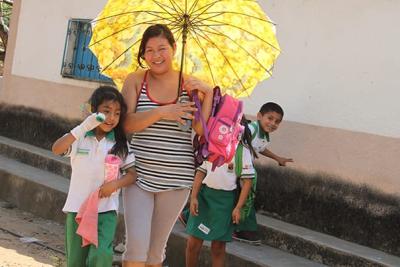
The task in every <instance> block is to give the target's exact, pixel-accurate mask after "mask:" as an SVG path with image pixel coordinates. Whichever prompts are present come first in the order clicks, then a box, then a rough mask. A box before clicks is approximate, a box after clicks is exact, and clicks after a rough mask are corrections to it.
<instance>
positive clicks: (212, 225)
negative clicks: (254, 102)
mask: <svg viewBox="0 0 400 267" xmlns="http://www.w3.org/2000/svg"><path fill="white" fill-rule="evenodd" d="M242 125H244V126H245V132H244V134H243V136H242V141H241V143H240V144H239V146H238V149H237V151H236V155H235V157H234V159H233V160H232V161H231V162H230V163H229V164H224V165H222V166H221V167H218V168H216V169H215V171H211V167H212V163H210V162H207V161H204V162H203V164H202V165H201V166H200V167H198V168H197V171H196V174H195V178H194V183H193V189H192V193H191V197H190V216H189V219H188V222H187V226H186V232H187V233H188V234H189V235H190V236H189V238H188V241H187V247H186V267H195V266H197V263H198V258H199V253H200V250H201V247H202V245H203V241H204V240H208V241H211V256H212V266H213V267H217V266H224V262H225V245H226V242H230V241H232V233H233V231H234V224H238V223H239V221H240V217H241V209H242V207H243V205H244V204H245V202H246V199H247V196H248V194H249V191H250V189H251V184H252V182H251V181H252V179H254V174H255V170H254V167H253V163H252V162H253V155H255V152H254V149H253V148H252V146H251V134H250V130H249V128H248V126H247V121H246V119H245V118H244V117H243V119H242ZM238 183H240V185H241V186H240V187H241V190H240V193H239V194H238V192H237V191H238V190H237V189H238V188H237V187H238ZM238 195H239V196H238Z"/></svg>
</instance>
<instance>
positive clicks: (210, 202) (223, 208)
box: [186, 184, 236, 242]
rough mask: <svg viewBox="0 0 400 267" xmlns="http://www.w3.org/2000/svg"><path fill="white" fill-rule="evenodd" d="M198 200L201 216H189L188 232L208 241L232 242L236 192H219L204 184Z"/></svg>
mask: <svg viewBox="0 0 400 267" xmlns="http://www.w3.org/2000/svg"><path fill="white" fill-rule="evenodd" d="M197 198H198V202H199V215H198V216H193V215H190V216H189V219H188V222H187V226H186V232H187V233H188V234H189V235H192V236H194V237H197V238H199V239H203V240H208V241H213V240H218V241H225V242H229V241H232V233H233V230H234V225H233V223H232V211H233V208H234V207H235V204H236V190H233V191H224V190H217V189H212V188H209V187H207V186H206V185H204V184H203V185H202V187H201V189H200V192H199V195H198V197H197Z"/></svg>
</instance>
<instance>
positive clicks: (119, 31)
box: [89, 20, 158, 47]
mask: <svg viewBox="0 0 400 267" xmlns="http://www.w3.org/2000/svg"><path fill="white" fill-rule="evenodd" d="M157 21H158V20H148V21H143V22H140V23H137V24H135V25H131V26H128V27H125V28H123V29H121V30H118V31H116V32H113V33H112V34H110V35H107V36H106V37H103V38H102V39H100V40H97V41H96V42H94V43H93V44H90V45H89V47H90V46H93V45H96V44H98V43H100V42H102V41H104V40H105V39H108V38H110V37H112V36H114V35H116V34H118V33H121V32H123V31H125V30H128V29H130V28H133V27H136V26H138V25H146V24H153V22H157Z"/></svg>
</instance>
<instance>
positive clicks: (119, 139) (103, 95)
mask: <svg viewBox="0 0 400 267" xmlns="http://www.w3.org/2000/svg"><path fill="white" fill-rule="evenodd" d="M108 100H112V101H116V102H118V103H119V105H120V107H121V111H120V117H119V122H118V124H117V126H116V127H115V128H114V129H113V130H114V135H115V145H114V146H113V147H112V148H111V151H110V153H111V154H114V155H118V156H119V157H121V158H122V159H124V158H125V157H126V156H127V155H128V146H127V139H126V135H125V132H124V130H123V128H122V122H123V121H124V119H125V115H126V112H127V109H128V108H127V106H126V103H125V101H124V98H123V96H122V94H121V93H120V92H119V91H118V90H117V89H116V88H115V87H112V86H107V85H103V86H100V87H98V88H97V89H96V90H94V92H93V94H92V96H91V97H90V99H89V104H90V107H91V111H92V112H97V109H98V107H99V106H100V105H101V104H102V103H103V102H104V101H108Z"/></svg>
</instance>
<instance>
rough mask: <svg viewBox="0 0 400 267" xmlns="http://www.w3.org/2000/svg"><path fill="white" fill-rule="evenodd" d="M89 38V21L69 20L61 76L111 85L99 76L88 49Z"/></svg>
mask: <svg viewBox="0 0 400 267" xmlns="http://www.w3.org/2000/svg"><path fill="white" fill-rule="evenodd" d="M91 36H92V28H91V25H90V20H88V19H70V20H69V22H68V30H67V36H66V39H65V47H64V55H63V63H62V67H61V75H62V76H63V77H69V78H74V79H79V80H88V81H97V82H106V83H112V80H111V79H110V78H108V77H106V76H104V75H102V74H101V72H100V66H99V64H98V62H97V58H96V57H95V55H94V54H93V53H92V51H90V49H89V48H88V45H89V42H90V37H91Z"/></svg>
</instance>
